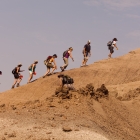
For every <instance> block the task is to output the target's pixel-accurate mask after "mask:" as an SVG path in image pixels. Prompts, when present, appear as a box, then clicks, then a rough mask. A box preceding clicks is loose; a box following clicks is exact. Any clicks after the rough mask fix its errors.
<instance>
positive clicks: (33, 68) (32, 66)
mask: <svg viewBox="0 0 140 140" xmlns="http://www.w3.org/2000/svg"><path fill="white" fill-rule="evenodd" d="M34 67H35V64H33V65H32V72H34Z"/></svg>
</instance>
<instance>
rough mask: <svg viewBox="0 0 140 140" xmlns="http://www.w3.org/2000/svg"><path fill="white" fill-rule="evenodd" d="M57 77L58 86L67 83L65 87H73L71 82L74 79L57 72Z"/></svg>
mask: <svg viewBox="0 0 140 140" xmlns="http://www.w3.org/2000/svg"><path fill="white" fill-rule="evenodd" d="M58 78H59V79H60V86H61V87H62V88H63V87H64V85H67V88H69V89H74V87H73V83H74V80H73V78H71V77H70V76H68V75H63V74H59V75H58Z"/></svg>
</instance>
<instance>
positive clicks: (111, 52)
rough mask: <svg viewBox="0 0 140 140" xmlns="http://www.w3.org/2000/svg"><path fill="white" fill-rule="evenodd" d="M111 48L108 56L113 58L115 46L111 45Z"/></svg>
mask: <svg viewBox="0 0 140 140" xmlns="http://www.w3.org/2000/svg"><path fill="white" fill-rule="evenodd" d="M109 50H110V54H109V55H108V57H109V58H111V56H112V54H113V52H114V50H113V47H110V49H109Z"/></svg>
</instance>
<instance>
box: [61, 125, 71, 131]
mask: <svg viewBox="0 0 140 140" xmlns="http://www.w3.org/2000/svg"><path fill="white" fill-rule="evenodd" d="M62 129H63V131H64V132H70V131H72V129H71V128H70V127H68V126H64V127H63V128H62Z"/></svg>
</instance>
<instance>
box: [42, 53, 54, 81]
mask: <svg viewBox="0 0 140 140" xmlns="http://www.w3.org/2000/svg"><path fill="white" fill-rule="evenodd" d="M55 58H57V55H56V54H54V55H53V56H48V57H47V59H46V60H45V61H44V64H45V65H46V67H47V72H46V74H45V75H44V76H43V78H45V76H47V75H48V74H49V73H50V69H51V68H52V72H51V74H53V72H54V70H56V69H57V65H56V62H55ZM52 63H53V64H52Z"/></svg>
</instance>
